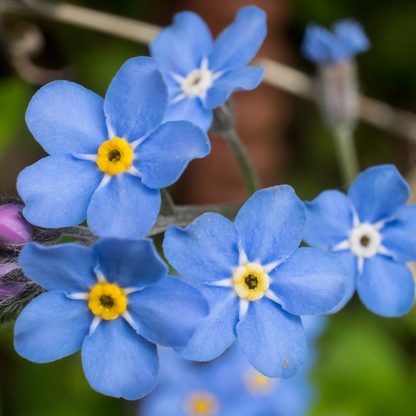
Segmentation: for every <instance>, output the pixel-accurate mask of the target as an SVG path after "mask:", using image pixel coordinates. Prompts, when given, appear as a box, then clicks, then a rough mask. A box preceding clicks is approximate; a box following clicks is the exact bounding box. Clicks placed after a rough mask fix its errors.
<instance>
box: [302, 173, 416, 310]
mask: <svg viewBox="0 0 416 416" xmlns="http://www.w3.org/2000/svg"><path fill="white" fill-rule="evenodd" d="M409 195H410V191H409V186H408V185H407V183H406V182H405V180H404V179H403V177H402V176H401V175H400V173H399V172H398V171H397V169H396V168H395V166H393V165H382V166H374V167H372V168H369V169H367V170H365V171H364V172H362V173H361V174H360V175H358V177H357V179H356V180H355V181H354V183H353V184H352V185H351V187H350V189H349V191H348V196H346V195H345V194H343V193H342V192H339V191H335V190H334V191H325V192H323V193H322V194H320V195H319V196H318V197H317V198H316V199H315V200H314V201H312V202H306V207H307V210H308V221H307V225H306V232H305V241H306V242H307V243H308V244H309V245H311V246H314V247H319V248H322V249H325V250H329V251H332V252H333V253H334V254H336V255H337V256H338V257H339V258H340V259H341V260H342V261H343V262H344V264H345V265H346V267H347V268H348V271H349V276H348V284H347V293H346V295H345V297H344V299H343V300H342V302H341V303H340V304H339V305H338V306H337V307H336V308H335V309H334V311H337V310H339V309H341V308H342V307H343V306H344V305H345V304H346V303H347V302H348V301H349V300H350V299H351V297H352V295H353V294H354V292H355V290H356V289H357V291H358V295H359V297H360V298H361V300H362V302H363V303H364V305H365V306H366V307H367V308H368V309H369V310H370V311H372V312H374V313H376V314H378V315H382V316H400V315H403V314H405V313H407V312H408V311H409V309H410V308H411V306H412V304H413V300H414V296H415V284H414V281H413V277H412V273H411V272H410V270H409V269H408V268H407V267H406V264H405V262H410V261H416V233H415V229H416V205H405V204H406V201H407V200H408V198H409Z"/></svg>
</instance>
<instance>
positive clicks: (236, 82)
mask: <svg viewBox="0 0 416 416" xmlns="http://www.w3.org/2000/svg"><path fill="white" fill-rule="evenodd" d="M265 72H266V70H265V69H264V68H262V67H260V66H257V67H253V66H247V67H243V68H238V69H236V70H234V71H230V72H226V73H225V74H224V75H222V76H221V77H220V78H218V79H217V80H216V81H214V83H213V85H212V87H211V88H210V89H209V90H208V91H207V96H206V98H205V107H206V108H208V109H210V110H213V109H214V108H217V107H219V106H220V105H221V104H223V103H224V102H225V101H227V100H228V98H229V97H230V95H231V94H232V93H233V92H235V91H241V90H245V91H247V90H252V89H254V88H256V87H257V86H258V85H259V84H260V82H261V80H262V79H263V76H264V73H265Z"/></svg>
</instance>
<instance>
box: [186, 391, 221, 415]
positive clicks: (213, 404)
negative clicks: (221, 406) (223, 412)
mask: <svg viewBox="0 0 416 416" xmlns="http://www.w3.org/2000/svg"><path fill="white" fill-rule="evenodd" d="M187 413H188V415H189V416H195V415H204V416H215V415H216V414H217V413H218V401H217V399H216V398H215V396H214V395H212V394H211V393H208V392H205V391H202V392H193V393H191V394H190V395H189V396H188V398H187Z"/></svg>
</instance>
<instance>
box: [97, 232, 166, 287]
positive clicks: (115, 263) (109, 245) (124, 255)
mask: <svg viewBox="0 0 416 416" xmlns="http://www.w3.org/2000/svg"><path fill="white" fill-rule="evenodd" d="M93 251H94V252H95V253H96V254H97V257H98V262H99V265H100V266H99V270H100V271H101V273H102V274H103V275H104V277H105V278H106V280H107V281H109V282H112V283H116V284H117V285H119V286H120V287H123V288H143V287H146V286H147V285H151V284H154V283H157V282H158V281H159V280H160V279H162V277H164V276H166V275H167V273H168V267H167V266H166V264H165V263H164V262H163V260H162V259H161V258H160V257H159V254H158V253H157V251H156V248H155V246H154V244H153V240H151V239H147V238H146V239H143V240H125V239H123V240H121V239H117V238H101V239H100V240H98V241H97V242H96V243H95V244H94V245H93Z"/></svg>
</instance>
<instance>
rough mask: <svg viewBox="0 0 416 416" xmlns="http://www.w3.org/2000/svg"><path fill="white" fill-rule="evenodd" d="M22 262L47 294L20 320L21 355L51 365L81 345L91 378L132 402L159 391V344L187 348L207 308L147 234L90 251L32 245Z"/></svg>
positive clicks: (99, 245)
mask: <svg viewBox="0 0 416 416" xmlns="http://www.w3.org/2000/svg"><path fill="white" fill-rule="evenodd" d="M19 262H20V266H21V267H22V269H23V271H24V273H25V274H26V275H27V276H28V277H29V278H30V279H32V280H33V281H35V282H36V283H38V284H39V285H41V286H42V287H43V288H45V289H47V290H49V292H47V293H44V294H42V295H40V296H39V297H37V298H35V299H34V300H33V301H32V302H31V303H30V304H29V305H28V306H27V307H26V308H25V309H24V310H23V312H22V313H21V315H20V316H19V318H18V319H17V322H16V326H15V348H16V350H17V352H18V353H19V354H20V355H21V356H23V357H25V358H27V359H29V360H31V361H34V362H37V363H46V362H50V361H54V360H58V359H60V358H62V357H65V356H67V355H70V354H72V353H74V352H76V351H78V350H79V349H80V348H82V363H83V367H84V372H85V375H86V377H87V379H88V381H89V383H90V384H91V386H92V387H93V388H94V389H95V390H97V391H98V392H100V393H103V394H107V395H109V396H115V397H124V398H126V399H129V400H133V399H139V398H140V397H143V396H144V395H146V394H148V393H149V392H150V391H151V390H153V389H154V388H155V386H156V383H157V377H158V371H159V361H158V355H157V350H156V345H155V344H159V345H164V346H175V347H180V346H182V347H183V346H185V345H186V344H187V343H188V341H189V339H190V338H191V336H192V334H193V332H194V329H195V326H196V325H197V323H198V322H199V321H200V320H201V319H202V318H203V317H205V316H206V315H207V313H208V306H207V304H206V301H205V300H204V298H203V297H202V296H201V294H200V293H199V292H198V291H197V290H196V289H195V288H193V287H192V286H190V285H187V284H186V283H184V282H182V281H181V280H180V279H178V278H176V277H171V276H166V273H167V267H166V265H165V264H164V263H163V261H162V260H161V259H160V257H159V256H158V255H157V253H156V250H155V248H154V246H153V243H152V241H151V240H148V239H143V240H119V239H113V238H106V239H100V240H99V241H98V242H97V243H95V244H94V246H93V247H92V248H87V247H81V246H79V245H76V244H63V245H58V246H53V247H45V246H41V245H39V244H36V243H29V244H27V245H26V246H25V247H24V248H23V250H22V252H21V254H20V257H19Z"/></svg>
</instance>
